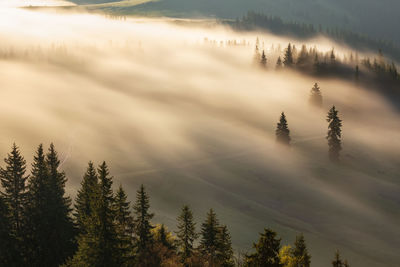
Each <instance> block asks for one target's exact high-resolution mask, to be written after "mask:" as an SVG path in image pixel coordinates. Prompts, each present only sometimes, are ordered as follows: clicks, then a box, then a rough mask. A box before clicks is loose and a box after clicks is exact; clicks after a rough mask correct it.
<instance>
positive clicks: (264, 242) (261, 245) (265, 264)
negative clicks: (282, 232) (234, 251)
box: [246, 229, 283, 267]
mask: <svg viewBox="0 0 400 267" xmlns="http://www.w3.org/2000/svg"><path fill="white" fill-rule="evenodd" d="M253 248H254V249H255V250H256V251H255V252H254V253H253V254H250V255H247V256H246V266H249V267H282V266H283V264H282V263H281V262H280V258H279V251H280V248H281V239H278V238H277V237H276V232H274V231H272V230H270V229H264V233H262V234H260V239H259V240H258V243H254V244H253Z"/></svg>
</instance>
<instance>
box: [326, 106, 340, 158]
mask: <svg viewBox="0 0 400 267" xmlns="http://www.w3.org/2000/svg"><path fill="white" fill-rule="evenodd" d="M327 122H328V123H329V125H328V135H327V136H326V139H327V140H328V146H329V158H330V160H332V161H338V160H339V156H340V151H341V150H342V141H341V137H342V120H341V119H340V118H339V116H338V111H337V110H336V108H335V106H333V107H332V108H331V109H330V110H329V112H328V117H327Z"/></svg>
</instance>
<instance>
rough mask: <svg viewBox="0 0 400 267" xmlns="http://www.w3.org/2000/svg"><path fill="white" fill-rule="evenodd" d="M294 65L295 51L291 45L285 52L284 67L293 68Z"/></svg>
mask: <svg viewBox="0 0 400 267" xmlns="http://www.w3.org/2000/svg"><path fill="white" fill-rule="evenodd" d="M293 64H294V59H293V51H292V45H291V44H290V43H289V45H288V47H287V48H286V50H285V57H284V58H283V65H285V67H288V68H290V67H292V66H293Z"/></svg>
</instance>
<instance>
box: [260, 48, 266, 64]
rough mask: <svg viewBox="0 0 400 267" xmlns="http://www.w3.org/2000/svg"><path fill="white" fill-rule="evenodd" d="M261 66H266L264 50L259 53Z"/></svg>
mask: <svg viewBox="0 0 400 267" xmlns="http://www.w3.org/2000/svg"><path fill="white" fill-rule="evenodd" d="M260 64H261V67H262V68H266V67H267V56H266V55H265V51H264V50H263V51H262V55H261V61H260Z"/></svg>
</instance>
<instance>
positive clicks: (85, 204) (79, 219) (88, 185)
mask: <svg viewBox="0 0 400 267" xmlns="http://www.w3.org/2000/svg"><path fill="white" fill-rule="evenodd" d="M97 187H98V177H97V173H96V169H95V168H94V166H93V163H92V162H89V164H88V167H87V170H86V173H85V175H84V176H83V180H82V182H81V188H80V189H79V190H78V194H77V197H76V200H75V213H74V217H75V221H76V224H77V227H78V230H79V232H80V233H82V232H83V231H84V229H85V227H84V220H85V218H86V217H88V216H90V213H91V210H92V209H91V202H92V201H94V198H95V194H96V191H97Z"/></svg>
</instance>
